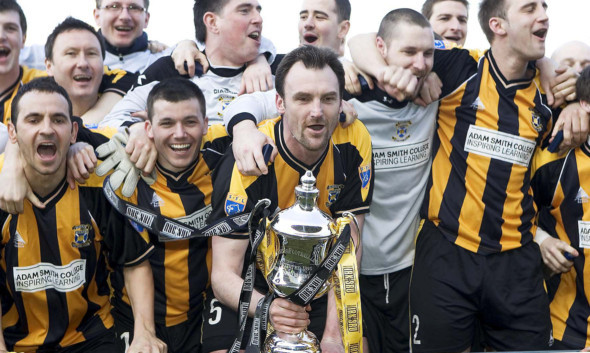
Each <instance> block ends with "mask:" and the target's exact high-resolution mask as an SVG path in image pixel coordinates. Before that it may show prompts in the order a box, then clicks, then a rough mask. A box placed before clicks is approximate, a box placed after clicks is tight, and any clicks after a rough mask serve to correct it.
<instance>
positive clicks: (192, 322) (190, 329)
mask: <svg viewBox="0 0 590 353" xmlns="http://www.w3.org/2000/svg"><path fill="white" fill-rule="evenodd" d="M111 314H112V315H113V318H114V319H115V331H116V333H117V340H116V341H117V352H119V353H125V352H126V351H127V348H129V345H130V344H131V341H133V320H132V319H131V318H129V317H128V315H125V314H123V312H122V311H120V310H118V309H117V308H116V307H113V309H112V310H111ZM201 326H202V324H201V316H199V317H198V318H196V319H189V320H187V321H185V322H182V323H180V324H178V325H174V326H166V325H164V324H160V323H156V337H158V338H159V339H161V340H162V341H164V343H166V345H167V346H168V352H169V353H181V352H186V353H193V352H199V349H200V348H201ZM109 353H112V352H109Z"/></svg>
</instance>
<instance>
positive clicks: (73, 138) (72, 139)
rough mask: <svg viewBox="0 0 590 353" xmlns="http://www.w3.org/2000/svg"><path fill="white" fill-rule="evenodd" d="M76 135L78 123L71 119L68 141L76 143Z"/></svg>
mask: <svg viewBox="0 0 590 353" xmlns="http://www.w3.org/2000/svg"><path fill="white" fill-rule="evenodd" d="M77 137H78V123H77V122H75V121H73V122H72V137H71V138H70V143H72V144H74V143H76V138H77Z"/></svg>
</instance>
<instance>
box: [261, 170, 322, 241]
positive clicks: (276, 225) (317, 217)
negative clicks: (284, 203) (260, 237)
mask: <svg viewBox="0 0 590 353" xmlns="http://www.w3.org/2000/svg"><path fill="white" fill-rule="evenodd" d="M315 181H316V179H315V177H314V176H313V173H312V172H311V171H309V170H308V171H307V172H305V174H304V175H303V176H302V177H301V185H298V186H296V187H295V204H294V205H293V206H291V207H289V208H287V209H285V210H283V211H281V212H279V213H278V214H277V215H276V216H275V218H274V219H273V221H272V223H271V225H270V227H271V228H272V229H273V230H274V231H275V232H278V233H281V234H284V235H289V236H293V237H319V238H324V237H325V238H329V237H331V236H332V230H331V229H330V224H331V223H332V218H331V217H330V216H329V215H327V214H326V213H325V212H323V211H322V210H320V209H319V208H318V207H317V205H316V200H317V198H318V195H319V190H318V189H317V188H316V187H315Z"/></svg>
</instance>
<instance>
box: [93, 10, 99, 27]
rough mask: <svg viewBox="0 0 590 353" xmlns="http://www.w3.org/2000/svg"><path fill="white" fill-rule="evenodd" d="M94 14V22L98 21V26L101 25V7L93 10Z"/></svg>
mask: <svg viewBox="0 0 590 353" xmlns="http://www.w3.org/2000/svg"><path fill="white" fill-rule="evenodd" d="M92 16H94V22H95V23H96V26H97V27H100V21H99V20H100V9H94V10H92Z"/></svg>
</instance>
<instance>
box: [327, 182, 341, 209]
mask: <svg viewBox="0 0 590 353" xmlns="http://www.w3.org/2000/svg"><path fill="white" fill-rule="evenodd" d="M343 188H344V185H328V201H327V202H326V207H328V208H330V206H332V204H333V203H334V202H336V200H338V196H340V191H342V189H343Z"/></svg>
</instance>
